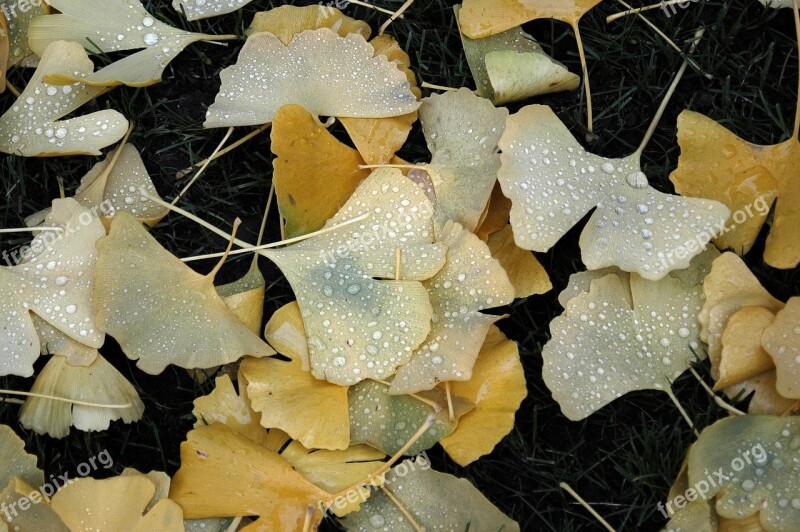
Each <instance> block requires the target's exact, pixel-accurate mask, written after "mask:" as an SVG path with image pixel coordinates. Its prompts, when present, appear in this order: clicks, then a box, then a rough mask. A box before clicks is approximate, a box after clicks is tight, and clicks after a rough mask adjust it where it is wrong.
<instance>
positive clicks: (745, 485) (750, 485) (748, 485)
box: [742, 478, 756, 491]
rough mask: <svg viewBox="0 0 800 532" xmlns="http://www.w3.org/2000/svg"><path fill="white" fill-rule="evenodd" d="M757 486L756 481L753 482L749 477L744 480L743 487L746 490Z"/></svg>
mask: <svg viewBox="0 0 800 532" xmlns="http://www.w3.org/2000/svg"><path fill="white" fill-rule="evenodd" d="M755 487H756V483H755V482H753V481H752V480H750V479H749V478H748V479H747V480H744V481H743V482H742V489H743V490H744V491H753V488H755Z"/></svg>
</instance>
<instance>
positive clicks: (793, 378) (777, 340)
mask: <svg viewBox="0 0 800 532" xmlns="http://www.w3.org/2000/svg"><path fill="white" fill-rule="evenodd" d="M761 343H762V345H763V346H764V349H765V350H766V351H767V353H769V355H770V356H771V357H772V361H773V362H774V363H775V370H776V376H777V383H776V387H777V389H778V393H780V394H781V395H782V396H783V397H786V398H790V399H800V297H793V298H791V299H789V301H787V302H786V306H785V307H784V308H783V309H782V310H780V311H779V312H778V313H777V314H776V315H775V321H774V322H772V323H771V324H770V325H769V326H768V327H767V328H766V330H765V331H764V334H763V336H762V337H761Z"/></svg>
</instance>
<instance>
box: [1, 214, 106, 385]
mask: <svg viewBox="0 0 800 532" xmlns="http://www.w3.org/2000/svg"><path fill="white" fill-rule="evenodd" d="M45 223H46V224H47V226H48V227H58V228H61V230H60V231H54V230H51V231H42V232H40V233H38V234H37V236H36V238H34V240H33V241H32V242H31V244H30V246H29V250H30V255H31V256H24V257H23V259H25V262H22V263H20V264H17V265H16V266H8V267H0V317H2V320H3V328H2V331H0V375H20V376H26V377H27V376H30V375H32V374H33V363H34V362H35V361H36V359H37V358H38V357H39V354H40V352H41V345H40V342H39V337H38V334H37V331H36V327H35V324H34V322H33V319H32V316H31V314H36V315H37V316H38V317H39V318H41V319H42V320H43V321H44V322H46V323H47V324H49V325H50V326H52V327H53V328H55V329H56V330H58V331H59V332H61V333H63V334H65V335H66V336H68V337H69V338H71V339H72V340H74V341H75V342H78V343H80V344H84V345H86V346H88V347H90V348H95V349H96V348H98V347H100V346H102V345H103V341H104V339H105V336H104V335H103V333H102V332H101V331H100V330H99V327H97V326H96V325H95V317H94V310H93V308H92V272H93V270H94V268H95V263H96V260H97V251H96V250H95V243H96V242H97V240H98V239H99V238H100V237H102V236H103V235H104V234H105V230H104V229H103V224H102V223H100V221H99V220H98V219H97V218H94V217H93V216H92V215H91V213H90V212H89V211H88V210H86V209H85V208H83V207H81V206H80V205H79V204H78V203H77V202H76V201H75V200H73V199H69V198H67V199H57V200H55V201H53V209H52V211H51V213H50V214H49V215H48V216H47V218H46V220H45Z"/></svg>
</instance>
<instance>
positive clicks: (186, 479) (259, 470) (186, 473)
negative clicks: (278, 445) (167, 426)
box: [170, 423, 331, 530]
mask: <svg viewBox="0 0 800 532" xmlns="http://www.w3.org/2000/svg"><path fill="white" fill-rule="evenodd" d="M209 479H213V481H212V482H209ZM330 496H331V495H330V494H329V493H328V492H326V491H325V490H323V489H321V488H318V487H317V486H315V485H314V484H312V483H311V482H310V481H308V480H307V479H306V478H305V477H303V476H302V475H301V474H300V473H299V472H298V471H296V470H295V469H294V467H292V465H291V464H290V463H289V462H287V461H286V460H285V459H283V458H282V457H281V455H280V454H278V453H277V452H275V451H272V450H269V449H266V448H265V447H263V446H261V445H258V444H257V443H255V442H253V441H251V440H249V439H247V438H245V437H244V436H241V435H239V434H237V433H236V432H234V431H233V430H231V429H230V428H228V427H227V426H225V425H222V424H220V423H214V424H212V425H209V426H203V427H199V428H196V429H194V430H192V431H191V432H189V434H188V435H187V436H186V441H185V442H184V443H183V444H181V468H180V469H179V470H178V472H177V473H176V474H175V476H174V477H173V479H172V486H171V488H170V498H171V499H172V500H174V501H175V502H177V503H178V504H179V505H180V506H181V507H182V508H183V511H184V515H185V516H186V517H187V518H188V519H198V518H205V517H228V516H238V515H247V516H259V519H258V520H257V521H256V522H255V523H254V524H253V525H251V527H252V529H253V530H302V529H303V523H304V522H305V521H306V514H307V512H308V508H309V507H312V508H315V510H314V513H313V516H312V518H311V525H312V528H313V525H314V524H315V523H319V522H320V521H321V520H322V514H321V512H320V511H319V509H317V505H318V504H319V502H321V501H326V500H328V499H329V498H330ZM312 528H309V529H312Z"/></svg>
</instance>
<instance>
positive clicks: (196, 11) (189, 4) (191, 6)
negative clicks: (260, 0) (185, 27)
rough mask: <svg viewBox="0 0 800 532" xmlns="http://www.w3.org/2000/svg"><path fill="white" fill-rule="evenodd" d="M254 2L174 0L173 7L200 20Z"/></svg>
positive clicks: (247, 0) (187, 17) (192, 18)
mask: <svg viewBox="0 0 800 532" xmlns="http://www.w3.org/2000/svg"><path fill="white" fill-rule="evenodd" d="M252 1H253V0H172V7H173V9H175V11H177V12H179V13H184V14H185V15H186V20H200V19H203V18H209V17H218V16H220V15H227V14H228V13H233V12H234V11H236V10H238V9H241V8H243V7H244V6H246V5H247V4H249V3H250V2H252ZM320 7H321V6H320Z"/></svg>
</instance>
